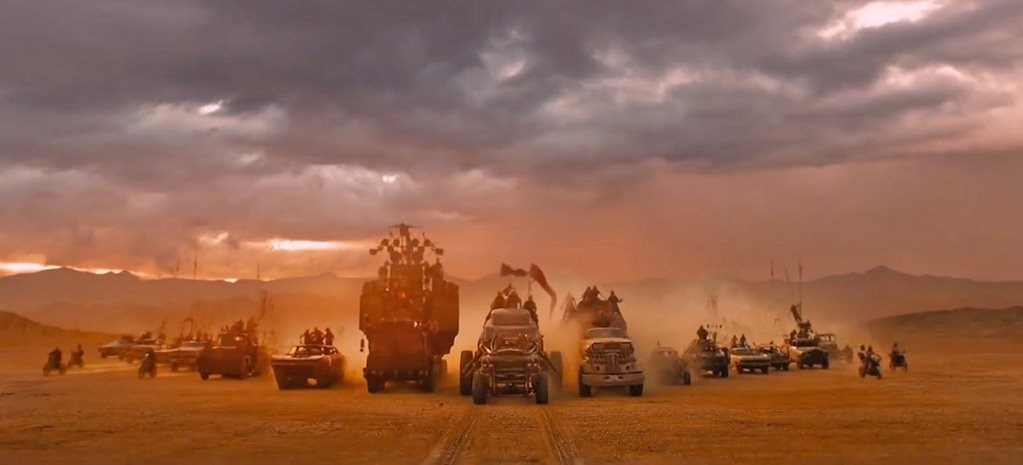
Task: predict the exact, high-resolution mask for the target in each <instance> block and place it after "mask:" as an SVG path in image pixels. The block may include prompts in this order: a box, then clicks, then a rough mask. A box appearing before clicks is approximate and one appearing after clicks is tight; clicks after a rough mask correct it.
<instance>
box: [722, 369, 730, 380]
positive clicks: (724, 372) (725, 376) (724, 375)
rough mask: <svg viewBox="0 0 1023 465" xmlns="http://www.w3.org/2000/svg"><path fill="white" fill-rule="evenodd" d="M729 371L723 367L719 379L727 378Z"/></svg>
mask: <svg viewBox="0 0 1023 465" xmlns="http://www.w3.org/2000/svg"><path fill="white" fill-rule="evenodd" d="M729 371H731V370H729V369H728V367H725V368H724V369H723V370H721V377H722V378H727V377H728V372H729Z"/></svg>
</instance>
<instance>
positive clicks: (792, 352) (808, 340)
mask: <svg viewBox="0 0 1023 465" xmlns="http://www.w3.org/2000/svg"><path fill="white" fill-rule="evenodd" d="M786 342H787V343H788V351H789V360H791V361H792V363H794V364H796V367H798V368H799V369H800V370H802V369H804V368H813V367H815V366H820V367H821V368H823V369H825V370H827V369H828V367H829V366H830V362H829V358H828V351H827V350H824V348H822V347H821V346H820V343H819V341H818V340H817V338H813V337H803V338H796V339H792V340H787V341H786Z"/></svg>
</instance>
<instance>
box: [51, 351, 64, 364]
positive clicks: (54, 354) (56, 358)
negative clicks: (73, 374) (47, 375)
mask: <svg viewBox="0 0 1023 465" xmlns="http://www.w3.org/2000/svg"><path fill="white" fill-rule="evenodd" d="M48 355H49V357H50V365H52V366H54V367H60V363H61V361H62V359H63V357H64V356H63V354H62V353H61V352H60V347H54V348H53V350H52V351H50V353H49V354H48Z"/></svg>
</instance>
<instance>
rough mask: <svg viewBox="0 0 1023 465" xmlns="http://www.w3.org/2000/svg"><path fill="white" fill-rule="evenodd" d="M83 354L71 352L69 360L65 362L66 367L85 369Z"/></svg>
mask: <svg viewBox="0 0 1023 465" xmlns="http://www.w3.org/2000/svg"><path fill="white" fill-rule="evenodd" d="M84 356H85V353H84V352H77V351H76V352H71V360H69V361H68V362H67V367H68V368H71V367H78V368H85V359H84Z"/></svg>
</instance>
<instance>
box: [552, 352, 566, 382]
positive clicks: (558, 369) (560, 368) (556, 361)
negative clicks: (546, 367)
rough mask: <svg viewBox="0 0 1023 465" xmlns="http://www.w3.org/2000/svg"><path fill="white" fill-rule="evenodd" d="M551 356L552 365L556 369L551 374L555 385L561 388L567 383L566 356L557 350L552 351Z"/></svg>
mask: <svg viewBox="0 0 1023 465" xmlns="http://www.w3.org/2000/svg"><path fill="white" fill-rule="evenodd" d="M550 358H551V366H552V368H554V371H555V372H554V373H552V374H551V377H552V378H554V386H555V387H557V388H558V389H561V386H562V385H563V384H564V383H565V358H564V356H562V355H561V352H560V351H557V350H555V351H554V352H551V356H550Z"/></svg>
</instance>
